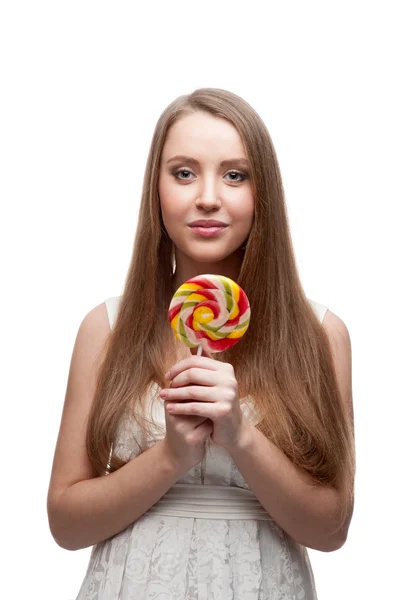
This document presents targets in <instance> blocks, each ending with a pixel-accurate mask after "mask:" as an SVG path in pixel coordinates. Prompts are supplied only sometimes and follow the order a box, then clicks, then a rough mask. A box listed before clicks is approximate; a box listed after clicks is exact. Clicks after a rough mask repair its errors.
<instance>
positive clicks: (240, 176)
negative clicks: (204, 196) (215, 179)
mask: <svg viewBox="0 0 399 600" xmlns="http://www.w3.org/2000/svg"><path fill="white" fill-rule="evenodd" d="M227 175H231V176H232V178H231V179H230V181H234V182H236V181H237V182H241V181H244V180H245V179H246V178H247V174H246V173H241V171H229V172H228V173H226V177H227Z"/></svg>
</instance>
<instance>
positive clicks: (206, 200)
mask: <svg viewBox="0 0 399 600" xmlns="http://www.w3.org/2000/svg"><path fill="white" fill-rule="evenodd" d="M219 191H220V190H218V186H217V184H216V182H215V181H214V180H213V179H212V180H211V179H208V180H207V181H204V182H203V185H202V186H201V188H200V194H199V196H198V198H197V200H196V201H195V205H196V206H197V208H204V209H205V210H212V209H214V208H220V206H221V200H220V197H219Z"/></svg>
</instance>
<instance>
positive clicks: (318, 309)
mask: <svg viewBox="0 0 399 600" xmlns="http://www.w3.org/2000/svg"><path fill="white" fill-rule="evenodd" d="M308 302H310V305H311V306H312V308H313V310H314V312H315V314H316V316H317V317H318V318H319V319H320V322H321V323H322V322H323V319H324V316H325V314H326V312H327V311H328V307H327V306H326V305H325V304H321V303H320V302H316V300H311V299H310V298H308Z"/></svg>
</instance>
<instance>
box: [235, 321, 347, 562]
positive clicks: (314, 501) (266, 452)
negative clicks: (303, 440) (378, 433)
mask: <svg viewBox="0 0 399 600" xmlns="http://www.w3.org/2000/svg"><path fill="white" fill-rule="evenodd" d="M323 326H324V327H325V329H326V331H327V334H328V335H329V338H330V340H331V342H332V344H331V346H332V350H333V358H334V366H335V369H336V373H337V378H338V384H339V388H340V392H341V394H342V398H343V400H344V402H345V404H346V406H347V408H348V411H349V413H350V415H351V418H352V422H353V407H352V384H351V344H350V338H349V333H348V330H347V328H346V326H345V324H344V323H343V322H342V321H341V320H340V319H339V318H338V317H337V316H336V315H334V314H333V313H331V312H330V311H328V312H327V314H326V316H325V318H324V321H323ZM226 449H227V450H228V451H229V453H230V454H231V456H232V458H233V460H234V461H235V463H236V464H237V467H238V469H239V470H240V472H241V473H242V475H243V477H244V478H245V480H246V481H247V482H248V485H249V486H250V488H251V489H252V491H253V492H254V494H255V495H256V496H257V498H258V499H259V501H260V502H261V504H262V505H263V507H264V508H265V510H266V511H267V512H268V513H269V514H270V515H271V517H272V518H273V519H274V520H275V521H276V523H277V524H278V525H279V526H280V527H281V528H282V529H284V531H286V532H287V533H288V534H289V535H290V536H291V537H292V538H293V539H294V540H295V541H297V542H298V543H300V544H303V545H304V546H308V547H310V548H314V549H316V550H322V551H326V552H328V551H333V550H336V549H338V548H340V547H341V546H342V545H343V544H344V542H345V540H346V536H347V532H348V528H349V524H350V520H351V517H352V511H353V506H352V507H351V510H350V511H349V513H350V514H348V517H347V519H346V522H345V524H344V525H343V526H342V527H341V528H340V529H339V530H338V531H336V528H337V516H338V513H339V510H340V507H341V498H340V494H339V492H338V491H337V490H335V489H333V488H326V487H324V488H323V487H320V486H317V487H316V486H315V485H314V484H313V483H312V480H311V478H310V476H306V475H304V474H303V473H302V472H300V471H299V470H298V469H297V468H296V467H295V466H294V465H293V464H292V463H291V461H290V460H289V459H288V458H287V457H286V456H285V455H284V454H283V453H282V452H281V451H280V450H279V449H278V448H277V447H276V446H275V445H274V444H273V443H272V442H270V441H269V440H268V439H267V438H266V437H265V436H264V435H262V433H260V431H258V430H257V429H256V428H255V427H254V426H253V425H251V424H250V423H249V421H248V420H246V419H244V420H243V427H242V433H241V436H240V438H239V440H238V442H237V443H236V444H235V445H234V446H231V447H227V448H226Z"/></svg>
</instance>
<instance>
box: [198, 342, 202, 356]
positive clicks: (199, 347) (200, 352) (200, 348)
mask: <svg viewBox="0 0 399 600" xmlns="http://www.w3.org/2000/svg"><path fill="white" fill-rule="evenodd" d="M201 354H202V346H201V344H200V345H199V346H198V348H197V356H201Z"/></svg>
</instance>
